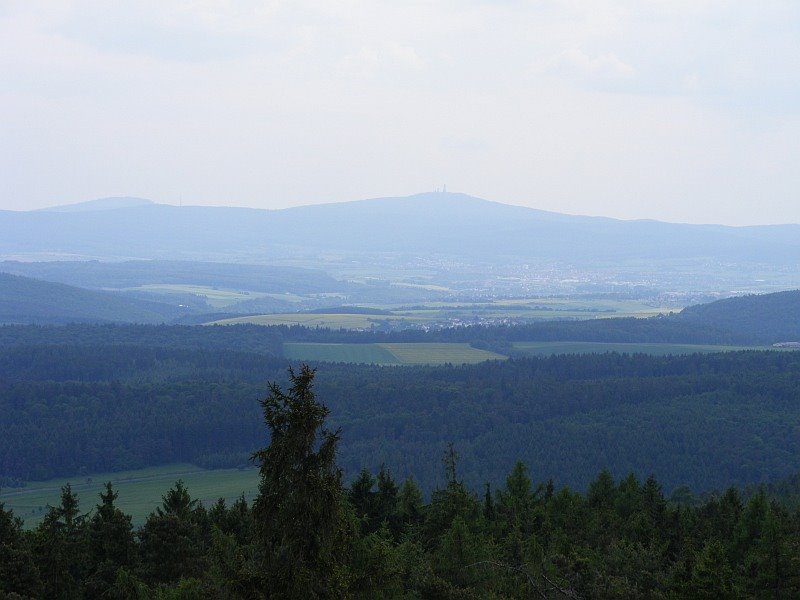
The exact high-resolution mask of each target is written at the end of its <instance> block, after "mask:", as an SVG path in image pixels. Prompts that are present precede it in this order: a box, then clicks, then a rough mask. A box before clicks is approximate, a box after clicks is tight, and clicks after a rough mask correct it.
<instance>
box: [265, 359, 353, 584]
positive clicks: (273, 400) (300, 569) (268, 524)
mask: <svg viewBox="0 0 800 600" xmlns="http://www.w3.org/2000/svg"><path fill="white" fill-rule="evenodd" d="M289 378H290V380H291V386H290V387H289V390H288V392H286V393H284V392H283V391H282V390H281V388H280V387H279V386H278V385H277V384H276V383H271V384H270V385H269V395H268V396H267V398H266V399H264V400H262V401H261V406H262V408H263V411H264V420H265V422H266V424H267V427H268V428H269V432H270V442H269V445H268V446H266V447H265V448H262V449H261V450H258V451H257V452H256V453H255V454H254V455H253V458H254V459H255V460H256V461H257V462H258V463H259V470H260V475H261V482H260V485H259V494H258V496H257V498H256V499H255V502H254V503H253V517H254V521H255V532H256V542H257V544H258V545H259V546H260V550H261V554H262V556H263V565H261V566H262V568H261V569H260V572H261V573H262V574H263V586H264V589H263V590H262V592H265V593H267V594H268V595H269V597H270V598H332V597H339V596H341V595H343V590H344V587H345V577H344V575H345V574H344V564H345V563H344V560H345V554H346V553H345V549H346V544H345V535H346V531H347V526H346V522H347V521H346V518H345V512H344V510H343V507H342V502H343V501H344V498H343V490H342V483H341V479H342V474H341V470H340V469H339V467H338V466H337V465H336V444H337V442H338V441H339V432H338V431H329V430H327V429H325V427H324V422H325V418H326V417H327V416H328V409H327V407H326V406H325V405H323V404H321V403H319V402H317V400H316V398H315V397H314V391H313V381H314V370H313V369H311V368H309V367H308V366H307V365H303V366H302V367H301V369H300V372H299V373H295V372H294V370H293V369H291V368H290V369H289Z"/></svg>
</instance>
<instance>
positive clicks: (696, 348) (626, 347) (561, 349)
mask: <svg viewBox="0 0 800 600" xmlns="http://www.w3.org/2000/svg"><path fill="white" fill-rule="evenodd" d="M513 347H514V349H515V350H519V351H521V352H525V353H526V354H530V355H532V356H549V355H552V354H593V353H603V352H619V353H628V354H634V353H639V354H652V355H655V356H664V355H667V354H694V353H695V352H701V353H710V352H732V351H736V350H765V349H766V348H763V347H755V346H712V345H701V344H657V343H642V344H632V343H612V342H514V343H513Z"/></svg>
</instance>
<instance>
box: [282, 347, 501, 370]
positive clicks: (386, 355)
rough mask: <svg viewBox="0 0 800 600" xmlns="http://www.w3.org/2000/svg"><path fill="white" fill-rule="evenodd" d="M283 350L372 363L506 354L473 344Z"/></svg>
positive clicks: (301, 356)
mask: <svg viewBox="0 0 800 600" xmlns="http://www.w3.org/2000/svg"><path fill="white" fill-rule="evenodd" d="M283 352H284V354H285V355H286V357H287V358H290V359H292V360H312V361H324V362H347V363H369V364H377V365H443V364H446V363H450V364H454V365H460V364H464V363H467V364H474V363H479V362H483V361H485V360H504V359H505V358H506V357H505V356H503V355H502V354H497V353H495V352H489V351H488V350H478V349H477V348H473V347H472V346H470V345H469V344H457V343H398V344H317V343H306V342H286V343H284V345H283Z"/></svg>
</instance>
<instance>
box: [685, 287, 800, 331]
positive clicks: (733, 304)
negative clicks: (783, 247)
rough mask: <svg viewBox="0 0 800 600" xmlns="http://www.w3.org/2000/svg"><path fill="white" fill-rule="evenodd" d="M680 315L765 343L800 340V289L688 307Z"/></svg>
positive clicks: (704, 324)
mask: <svg viewBox="0 0 800 600" xmlns="http://www.w3.org/2000/svg"><path fill="white" fill-rule="evenodd" d="M677 318H678V319H679V320H681V321H684V322H690V323H697V324H702V325H703V326H706V327H713V328H716V329H719V330H722V331H731V332H735V333H737V334H738V335H740V336H742V337H745V336H746V337H748V338H750V339H752V340H758V341H761V342H764V343H770V344H774V343H777V342H800V290H790V291H785V292H776V293H773V294H759V295H749V296H740V297H736V298H726V299H724V300H717V301H716V302H710V303H708V304H698V305H695V306H689V307H687V308H684V309H683V310H682V311H681V312H680V313H679V314H678V315H677Z"/></svg>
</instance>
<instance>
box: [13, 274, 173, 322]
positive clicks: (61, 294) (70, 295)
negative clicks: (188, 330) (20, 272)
mask: <svg viewBox="0 0 800 600" xmlns="http://www.w3.org/2000/svg"><path fill="white" fill-rule="evenodd" d="M185 312H186V311H184V310H182V309H181V308H179V307H177V306H171V305H169V304H166V303H164V304H162V303H158V302H149V301H145V300H138V299H134V298H124V297H121V296H119V295H117V294H113V293H109V292H98V291H93V290H85V289H82V288H77V287H74V286H70V285H65V284H62V283H52V282H48V281H40V280H38V279H29V278H27V277H19V276H16V275H9V274H7V273H0V323H39V324H60V323H85V322H91V323H103V322H107V323H163V322H167V321H171V320H173V319H176V318H178V317H180V316H181V315H182V314H184V313H185Z"/></svg>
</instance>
